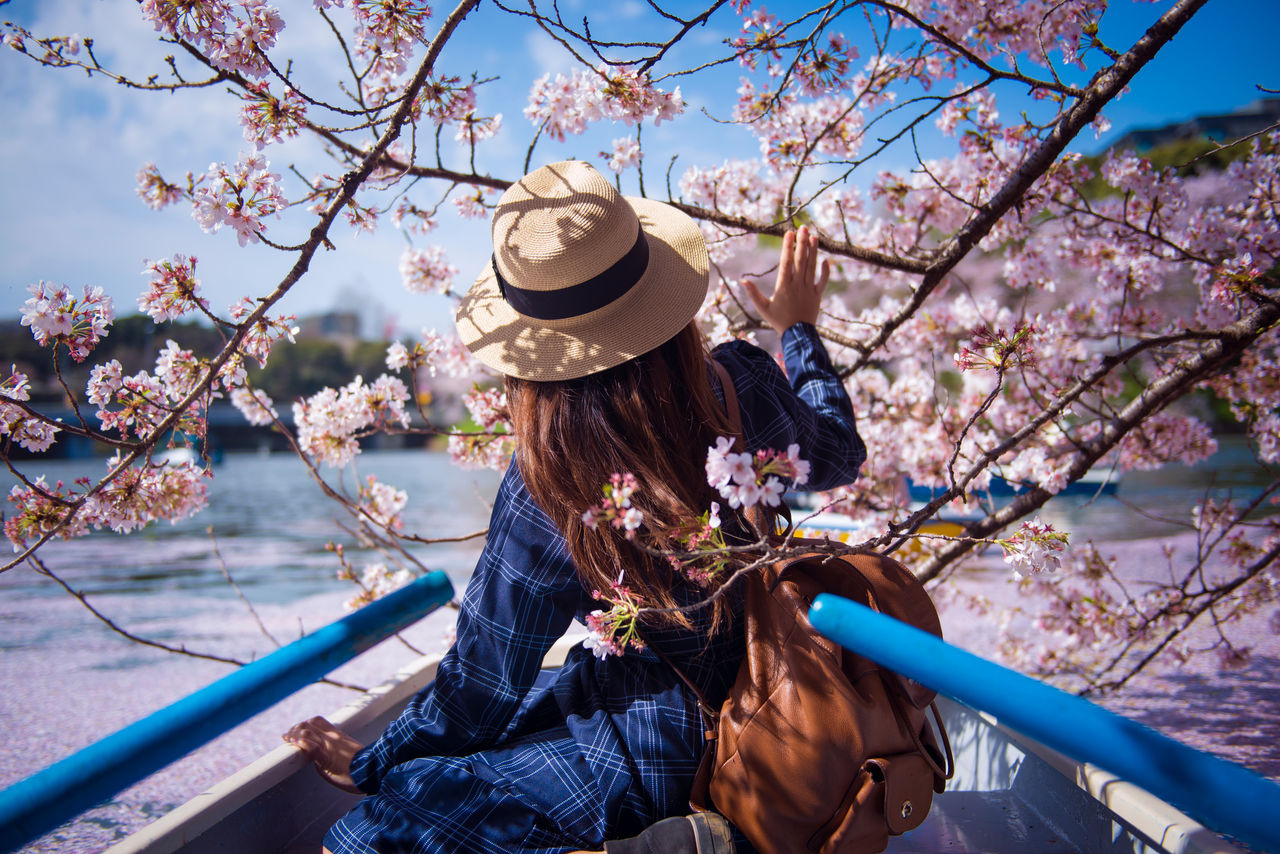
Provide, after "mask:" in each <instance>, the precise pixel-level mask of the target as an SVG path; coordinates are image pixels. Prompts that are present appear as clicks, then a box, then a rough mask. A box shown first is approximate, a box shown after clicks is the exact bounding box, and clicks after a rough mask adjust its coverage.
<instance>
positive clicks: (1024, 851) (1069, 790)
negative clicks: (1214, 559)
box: [107, 637, 1242, 854]
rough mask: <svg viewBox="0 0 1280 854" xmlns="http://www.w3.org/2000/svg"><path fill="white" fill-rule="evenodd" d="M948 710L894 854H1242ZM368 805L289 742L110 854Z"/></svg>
mask: <svg viewBox="0 0 1280 854" xmlns="http://www.w3.org/2000/svg"><path fill="white" fill-rule="evenodd" d="M580 640H581V638H580V637H579V638H565V639H562V640H561V641H560V642H559V643H557V644H556V645H555V647H553V648H552V650H551V652H550V653H548V655H547V658H546V660H545V661H544V664H543V666H544V667H558V666H559V665H560V664H562V663H563V661H564V655H565V653H566V652H567V651H568V650H569V649H570V647H572V646H574V645H576V644H577V643H579V642H580ZM440 658H441V656H440V655H433V656H427V657H425V658H422V659H420V660H419V661H418V662H416V663H415V664H413V665H411V666H410V667H409V668H407V669H406V670H404V671H402V672H401V673H400V674H398V675H397V676H396V677H395V678H394V679H392V680H391V681H389V682H388V683H386V684H384V685H382V686H380V687H378V688H376V689H374V690H373V691H370V692H369V693H368V694H365V695H363V696H362V697H360V698H358V699H356V700H354V701H353V702H351V703H350V704H348V705H347V706H345V707H344V708H343V709H341V710H340V711H338V712H337V713H336V714H334V715H332V716H331V717H330V719H331V720H332V721H333V722H334V723H335V724H336V725H337V726H339V727H342V728H343V729H345V730H347V731H348V732H350V733H351V734H352V735H354V736H355V737H356V738H358V739H360V740H362V741H370V740H372V739H373V738H376V737H377V736H378V735H380V734H381V733H382V731H383V730H384V729H385V728H386V726H387V724H388V723H389V722H390V721H391V720H392V719H393V718H394V717H395V716H396V715H397V714H399V712H400V709H402V708H403V707H404V705H405V703H406V702H407V701H408V700H409V698H410V697H412V696H413V695H414V694H415V693H416V692H417V691H418V690H420V689H421V688H422V687H423V686H425V685H426V684H428V683H429V682H430V681H431V680H432V679H434V678H435V673H436V668H437V667H438V666H439V663H440ZM937 702H938V708H939V711H940V713H941V719H942V720H943V723H944V725H945V726H946V728H947V732H948V733H949V735H950V739H951V743H952V745H953V747H954V750H955V760H956V774H955V777H954V778H953V779H952V780H951V781H950V782H949V783H948V785H947V790H946V791H945V792H944V793H943V794H941V795H936V796H935V797H934V800H933V807H932V809H931V810H930V812H929V816H928V818H926V819H925V821H924V823H923V824H922V825H920V827H918V828H916V829H915V830H912V831H911V832H909V833H907V834H906V835H904V836H899V837H893V838H892V839H891V840H890V843H889V848H888V851H890V852H897V854H924V852H940V851H954V852H984V854H1006V852H1007V854H1028V852H1049V851H1061V852H1071V851H1080V852H1092V851H1104V850H1105V851H1115V852H1118V851H1127V852H1132V851H1143V852H1165V854H1175V852H1176V854H1242V852H1241V851H1240V849H1238V848H1236V847H1235V846H1233V845H1230V844H1229V843H1226V842H1224V841H1222V839H1221V838H1220V837H1218V836H1217V835H1216V834H1214V833H1213V832H1212V831H1210V830H1208V829H1206V828H1205V827H1204V826H1203V825H1201V824H1199V823H1198V822H1196V821H1194V820H1193V819H1191V818H1189V817H1188V816H1186V815H1185V814H1183V813H1182V812H1180V811H1178V810H1177V809H1175V808H1174V807H1172V806H1170V805H1169V804H1167V803H1165V802H1164V801H1161V800H1159V799H1157V798H1155V797H1153V796H1152V795H1150V794H1148V793H1147V792H1146V791H1144V790H1142V789H1140V788H1138V787H1137V786H1134V785H1132V784H1130V783H1127V782H1125V781H1124V780H1121V779H1119V778H1117V777H1115V776H1114V775H1112V774H1109V773H1107V772H1105V771H1102V770H1101V769H1099V768H1096V767H1094V766H1091V765H1088V764H1085V763H1081V762H1077V761H1075V760H1073V759H1071V758H1069V757H1067V756H1064V755H1062V754H1060V753H1057V752H1055V751H1053V750H1050V749H1049V748H1047V747H1044V746H1043V745H1041V744H1039V743H1037V742H1035V741H1032V740H1030V739H1027V738H1024V737H1023V736H1020V735H1018V734H1017V733H1015V732H1013V731H1011V730H1009V729H1007V728H1005V727H1003V726H1002V725H1001V724H1000V722H999V721H998V720H996V719H995V718H993V717H991V716H990V715H987V714H985V713H980V712H976V711H974V710H972V709H970V708H969V707H967V706H964V705H961V704H959V703H955V702H952V701H950V700H947V699H945V698H943V697H939V698H938V701H937ZM358 800H359V798H358V796H355V795H350V794H347V793H345V792H342V791H339V790H338V789H335V788H333V787H332V786H329V785H328V784H327V783H325V782H324V781H323V780H322V779H321V778H320V775H319V774H317V773H316V772H315V769H314V768H312V767H311V764H310V762H309V761H307V760H306V759H305V758H304V757H303V755H302V754H301V752H299V751H298V750H297V749H296V748H293V747H290V746H287V745H281V746H280V747H277V748H276V749H275V750H272V751H271V752H270V753H268V754H267V755H266V756H263V757H262V758H261V759H259V760H257V761H256V762H254V763H253V764H251V765H249V766H248V767H246V768H244V769H242V770H241V771H239V772H237V773H236V774H234V775H232V776H231V777H228V778H227V779H226V780H224V781H223V782H221V783H219V784H217V785H216V786H214V787H213V788H212V789H210V790H209V791H207V792H205V793H203V794H201V795H198V796H196V797H195V798H193V799H192V800H191V801H189V802H187V803H186V804H184V805H183V806H180V807H178V808H177V809H175V810H174V811H173V812H171V813H169V814H168V815H167V816H165V817H164V818H162V819H160V820H158V821H156V822H155V823H153V824H151V825H148V826H147V827H145V828H143V829H142V830H140V831H138V832H137V833H135V834H134V835H132V836H130V837H128V838H127V839H125V840H123V841H122V842H120V843H119V844H117V845H115V846H114V847H112V848H110V849H109V850H108V852H107V854H169V852H174V851H183V852H187V854H197V852H214V851H235V852H243V854H255V852H303V851H307V852H314V851H318V850H320V842H321V839H322V838H323V836H324V833H325V831H326V830H327V829H328V828H329V827H330V825H332V824H333V822H334V821H336V820H337V819H338V818H339V817H340V816H342V815H343V814H344V813H345V812H346V811H347V810H349V809H350V808H351V807H352V806H354V805H355V803H356V802H357V801H358Z"/></svg>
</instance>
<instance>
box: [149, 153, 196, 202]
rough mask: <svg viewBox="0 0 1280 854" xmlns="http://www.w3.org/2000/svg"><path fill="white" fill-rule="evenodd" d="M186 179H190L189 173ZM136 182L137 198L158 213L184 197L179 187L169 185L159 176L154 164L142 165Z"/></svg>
mask: <svg viewBox="0 0 1280 854" xmlns="http://www.w3.org/2000/svg"><path fill="white" fill-rule="evenodd" d="M187 177H188V179H191V175H190V173H188V175H187ZM137 180H138V189H137V193H138V196H139V198H141V199H142V200H143V201H144V202H146V203H147V207H149V208H151V209H152V210H156V211H158V210H160V209H161V208H164V207H168V206H169V205H171V204H173V203H174V202H176V201H178V200H179V199H181V198H182V197H183V196H184V195H185V193H184V192H183V191H182V188H181V187H179V186H178V185H176V184H170V183H169V182H168V181H166V180H165V179H164V178H163V177H162V176H161V175H160V170H159V169H157V168H156V165H155V164H154V163H146V164H144V165H143V167H142V168H141V169H139V170H138V179H137ZM192 180H193V179H192Z"/></svg>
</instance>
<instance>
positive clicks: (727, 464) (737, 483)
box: [706, 436, 809, 509]
mask: <svg viewBox="0 0 1280 854" xmlns="http://www.w3.org/2000/svg"><path fill="white" fill-rule="evenodd" d="M733 445H734V442H733V440H732V439H730V438H728V437H726V436H720V437H717V439H716V443H715V445H713V446H712V447H710V448H707V465H706V470H707V483H709V484H710V485H711V486H713V487H715V488H716V490H717V491H719V493H720V497H721V498H723V499H725V500H726V501H727V502H728V503H729V506H730V507H733V508H734V509H737V508H739V507H742V508H748V507H754V506H755V505H756V504H763V505H766V506H769V507H777V506H778V505H780V504H781V503H782V496H783V493H785V492H786V490H787V485H786V481H791V482H792V483H794V484H796V485H797V486H800V485H803V484H805V483H807V482H808V480H809V463H808V461H806V460H802V459H800V446H799V445H796V444H792V445H791V446H789V447H788V448H787V450H786V452H785V453H783V452H781V451H777V450H775V449H773V448H762V449H760V450H759V451H757V452H756V453H755V454H754V455H752V454H749V453H746V452H742V453H734V451H733Z"/></svg>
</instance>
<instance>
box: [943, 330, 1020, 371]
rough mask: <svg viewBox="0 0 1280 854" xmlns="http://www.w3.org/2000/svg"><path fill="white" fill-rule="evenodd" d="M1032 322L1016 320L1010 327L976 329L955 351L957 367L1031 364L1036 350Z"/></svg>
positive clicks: (986, 368) (1002, 367)
mask: <svg viewBox="0 0 1280 854" xmlns="http://www.w3.org/2000/svg"><path fill="white" fill-rule="evenodd" d="M1037 332H1038V330H1037V329H1036V327H1035V325H1034V324H1030V323H1025V322H1023V321H1018V322H1017V323H1016V324H1014V327H1013V329H1012V330H1009V331H1006V330H1004V329H995V330H992V329H988V328H987V327H985V326H983V327H979V328H978V329H975V330H974V332H973V335H972V337H971V338H970V340H969V343H968V344H967V345H966V346H964V347H962V348H961V349H960V352H958V353H956V356H955V359H956V367H957V368H959V369H960V370H962V371H972V370H988V369H989V370H999V371H1003V370H1008V369H1009V368H1017V367H1026V366H1029V365H1034V364H1035V361H1036V351H1035V347H1034V346H1033V345H1034V337H1035V335H1036V333H1037Z"/></svg>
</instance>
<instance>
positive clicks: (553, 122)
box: [524, 66, 684, 142]
mask: <svg viewBox="0 0 1280 854" xmlns="http://www.w3.org/2000/svg"><path fill="white" fill-rule="evenodd" d="M682 112H684V101H683V100H682V99H681V97H680V89H679V87H677V88H676V89H675V90H674V91H672V92H664V91H662V90H661V89H659V88H657V87H656V86H654V85H653V84H652V82H650V80H649V76H648V74H647V73H637V72H636V71H635V70H633V69H630V68H627V67H625V66H623V67H619V68H608V67H602V68H599V69H594V70H587V69H578V70H575V71H573V72H571V73H569V74H568V75H565V74H556V76H555V77H554V78H552V77H551V75H550V74H544V75H543V76H542V77H540V78H538V80H536V81H535V82H534V84H533V89H532V91H531V92H530V93H529V105H528V106H527V107H525V109H524V114H525V117H526V118H528V119H529V120H530V121H531V122H533V123H534V124H536V125H538V126H539V127H540V128H542V130H543V132H544V133H546V134H547V135H549V136H550V137H552V138H553V139H555V140H557V141H558V142H564V140H565V138H566V136H576V135H579V134H582V133H584V132H585V131H586V129H587V126H588V125H589V124H591V123H592V122H597V121H601V120H603V119H612V120H615V121H623V122H626V123H628V124H639V123H640V122H641V121H643V120H644V119H647V118H652V119H653V122H654V124H660V123H661V122H663V121H666V120H669V119H673V118H675V117H676V116H678V115H680V113H682Z"/></svg>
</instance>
